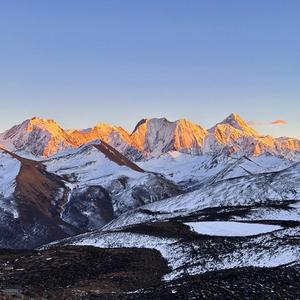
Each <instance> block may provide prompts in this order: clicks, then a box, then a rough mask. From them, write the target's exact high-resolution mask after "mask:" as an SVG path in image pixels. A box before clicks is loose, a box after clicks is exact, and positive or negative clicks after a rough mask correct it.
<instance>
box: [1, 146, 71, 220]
mask: <svg viewBox="0 0 300 300" xmlns="http://www.w3.org/2000/svg"><path fill="white" fill-rule="evenodd" d="M0 149H1V150H2V151H4V152H5V153H7V154H9V155H10V156H12V157H13V158H15V159H17V160H18V161H19V162H20V163H21V167H20V171H19V174H18V175H17V177H16V189H15V196H16V198H17V199H18V206H19V209H20V210H23V212H24V213H25V214H21V215H22V216H28V218H30V216H32V214H34V211H35V210H37V211H39V212H41V213H42V214H43V215H44V216H45V217H48V218H53V217H58V215H59V212H58V211H57V210H56V209H54V206H53V203H51V201H52V200H54V199H56V198H57V194H58V192H59V190H62V189H64V188H65V185H64V183H63V181H62V180H61V179H60V178H59V176H56V175H54V174H51V173H48V172H46V171H45V168H44V166H43V165H42V163H41V162H38V161H34V160H31V159H27V158H23V157H20V156H18V155H17V154H15V153H12V152H10V151H7V150H5V149H3V148H0ZM65 193H66V190H65ZM64 197H66V195H64V196H63V198H64ZM57 200H58V204H59V202H60V201H63V200H64V199H57ZM59 200H60V201H59Z"/></svg>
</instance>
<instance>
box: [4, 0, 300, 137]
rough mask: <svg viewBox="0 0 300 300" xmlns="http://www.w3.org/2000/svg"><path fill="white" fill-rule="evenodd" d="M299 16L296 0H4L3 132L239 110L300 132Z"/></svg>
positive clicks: (274, 129)
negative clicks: (48, 123)
mask: <svg viewBox="0 0 300 300" xmlns="http://www.w3.org/2000/svg"><path fill="white" fill-rule="evenodd" d="M299 16H300V1H298V0H294V1H291V0H281V1H277V0H269V1H267V0H257V1H255V0H251V1H241V0H238V1H231V0H226V1H225V0H223V1H221V0H219V1H214V0H207V1H201V0H199V1H189V0H181V1H176V0H170V1H168V0H163V1H162V0H159V1H158V0H119V1H115V0H94V1H93V0H81V1H77V0H48V1H47V0H43V1H40V0H36V1H33V0H24V1H19V0H9V1H6V0H0V102H1V105H0V109H1V110H0V111H1V113H0V131H3V130H4V129H7V128H8V127H10V126H11V125H13V124H15V123H18V122H20V121H22V120H24V119H26V118H29V117H31V116H35V115H37V116H41V117H47V118H54V119H56V120H57V121H58V122H59V123H61V125H62V126H64V127H67V128H72V127H80V128H85V127H90V126H91V125H93V124H94V123H96V122H100V121H106V122H110V123H115V124H119V125H123V126H124V127H125V128H128V129H131V128H132V127H133V126H134V125H135V123H136V122H137V121H138V120H139V119H141V118H142V117H159V116H166V117H167V118H169V119H171V120H174V119H178V118H181V117H185V118H188V119H191V120H193V121H195V122H198V123H200V124H202V125H203V126H206V127H210V126H212V125H213V124H214V123H216V122H218V121H220V120H221V119H223V118H224V117H225V116H226V115H228V114H229V113H231V112H233V111H236V112H238V113H239V114H240V115H241V116H242V117H244V118H245V119H246V120H251V121H256V122H259V123H262V125H260V126H257V127H256V129H258V130H259V131H262V132H263V133H271V134H273V135H276V136H279V135H289V136H296V137H298V138H300V120H299V115H300V17H299ZM275 119H284V120H286V121H287V122H288V124H286V125H270V124H269V123H270V122H271V121H273V120H275Z"/></svg>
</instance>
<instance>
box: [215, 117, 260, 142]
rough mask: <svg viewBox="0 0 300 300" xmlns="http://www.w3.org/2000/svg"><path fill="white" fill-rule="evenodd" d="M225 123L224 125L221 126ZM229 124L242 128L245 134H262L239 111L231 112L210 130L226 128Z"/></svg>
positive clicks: (257, 135) (255, 135)
mask: <svg viewBox="0 0 300 300" xmlns="http://www.w3.org/2000/svg"><path fill="white" fill-rule="evenodd" d="M220 125H223V126H220ZM227 125H230V126H232V127H233V128H235V129H238V130H241V131H242V132H243V134H245V135H249V136H253V137H259V136H260V134H259V133H258V132H257V131H256V130H254V129H253V128H252V127H250V126H249V125H248V124H247V122H246V121H245V120H243V119H242V118H241V117H240V116H239V115H238V114H237V113H235V112H234V113H231V114H230V115H229V116H228V117H227V118H225V119H224V120H223V121H222V122H220V123H218V124H216V125H215V126H214V127H212V128H211V129H210V132H214V131H215V130H216V129H220V128H223V129H224V130H225V129H226V128H227Z"/></svg>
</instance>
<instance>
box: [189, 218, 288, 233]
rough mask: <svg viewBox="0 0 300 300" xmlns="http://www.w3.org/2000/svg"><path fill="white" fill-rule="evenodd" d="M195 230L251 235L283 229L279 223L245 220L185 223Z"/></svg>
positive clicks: (198, 231) (199, 231)
mask: <svg viewBox="0 0 300 300" xmlns="http://www.w3.org/2000/svg"><path fill="white" fill-rule="evenodd" d="M185 224H186V225H188V226H189V227H190V228H192V229H193V230H194V231H196V232H197V233H200V234H205V235H214V236H250V235H257V234H261V233H267V232H272V231H275V230H279V229H282V227H281V226H278V225H265V224H253V223H243V222H219V221H207V222H189V223H185Z"/></svg>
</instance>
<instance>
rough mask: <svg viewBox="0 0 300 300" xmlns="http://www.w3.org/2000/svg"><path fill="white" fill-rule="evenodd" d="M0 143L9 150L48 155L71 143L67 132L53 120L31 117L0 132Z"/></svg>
mask: <svg viewBox="0 0 300 300" xmlns="http://www.w3.org/2000/svg"><path fill="white" fill-rule="evenodd" d="M0 143H1V144H2V145H4V147H5V148H7V149H8V150H11V151H18V150H22V151H26V152H29V153H31V154H34V155H37V156H49V155H51V154H54V153H57V152H58V151H60V150H64V149H65V148H67V147H69V146H71V145H72V141H71V139H70V138H69V136H68V134H67V133H66V132H65V131H64V130H63V129H62V128H61V127H60V126H59V124H58V123H56V122H55V121H54V120H48V119H43V118H38V117H33V118H31V119H28V120H26V121H24V122H22V123H21V124H19V125H15V126H14V127H12V128H11V129H9V130H7V131H5V132H4V133H2V134H0Z"/></svg>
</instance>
